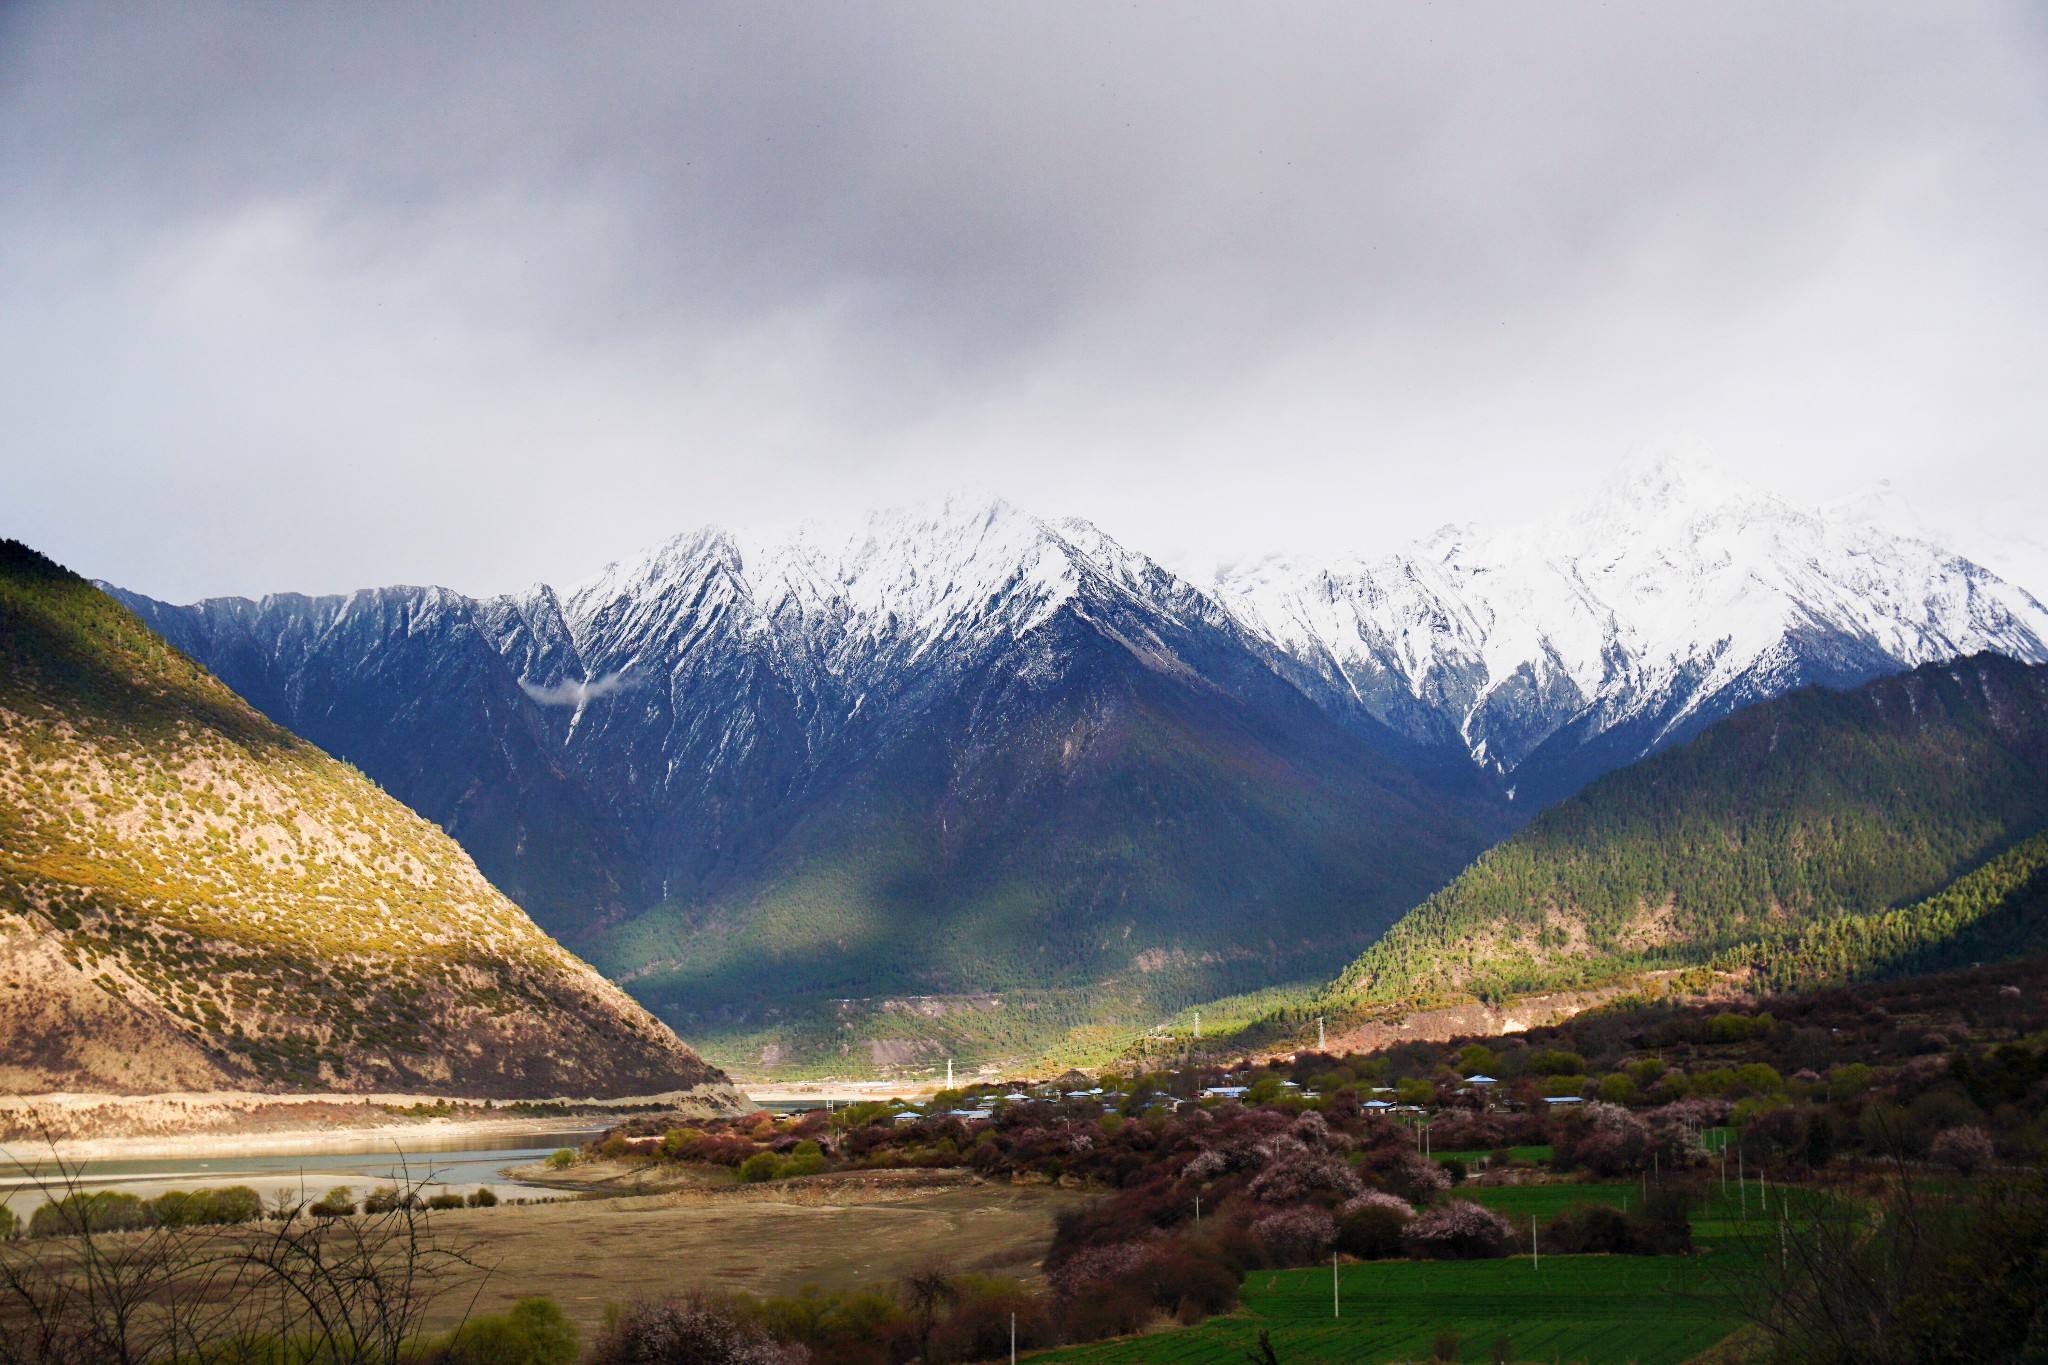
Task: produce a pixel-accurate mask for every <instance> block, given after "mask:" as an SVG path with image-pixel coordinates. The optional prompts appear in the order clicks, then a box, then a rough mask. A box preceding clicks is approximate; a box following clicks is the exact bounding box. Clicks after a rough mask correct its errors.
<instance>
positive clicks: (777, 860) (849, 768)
mask: <svg viewBox="0 0 2048 1365" xmlns="http://www.w3.org/2000/svg"><path fill="white" fill-rule="evenodd" d="M125 600H127V601H128V602H130V604H131V605H133V606H134V607H135V608H136V610H137V611H138V612H140V613H141V614H142V615H143V617H144V619H145V620H147V621H148V622H149V623H150V624H151V625H152V626H153V627H155V628H156V629H157V630H159V631H160V632H162V633H163V634H164V635H165V636H166V638H168V639H170V640H171V641H172V642H173V643H175V644H177V645H178V646H179V647H181V648H183V649H185V650H187V651H189V652H191V653H192V654H194V655H195V656H196V657H199V658H201V659H204V660H207V661H208V662H209V665H210V666H214V667H217V668H218V669H219V670H220V672H221V674H222V676H223V678H224V679H225V680H227V681H228V682H229V683H230V684H231V685H232V686H234V687H235V688H236V689H237V690H238V691H240V692H242V693H243V695H245V696H247V697H249V698H250V699H251V700H252V701H253V702H255V703H256V704H257V705H258V706H260V707H262V708H263V709H264V710H265V711H266V712H267V713H269V714H270V715H272V716H273V717H274V718H276V719H277V720H279V721H280V722H281V723H283V724H285V725H287V726H288V727H290V728H292V729H293V730H295V731H297V732H298V733H300V734H302V735H304V736H306V737H307V738H309V739H312V740H314V741H315V742H317V743H319V744H321V745H322V746H323V747H326V748H329V749H331V750H332V751H333V752H335V753H337V754H340V755H342V756H344V757H346V758H347V759H348V760H349V761H351V762H353V763H355V764H356V765H358V766H359V767H361V768H362V769H363V770H364V771H365V772H366V773H368V774H370V775H371V776H372V777H374V778H375V779H376V780H377V781H378V782H379V783H381V784H382V785H383V786H384V787H385V788H386V789H387V790H388V791H390V792H391V793H392V794H393V795H395V796H397V797H398V798H399V799H401V800H403V801H405V802H406V803H407V804H409V805H412V806H414V807H415V808H416V809H418V810H420V811H421V812H422V813H423V814H425V815H427V816H428V817H429V818H431V819H434V820H436V821H438V822H439V823H441V824H442V825H443V826H444V827H446V828H447V829H448V830H449V832H450V833H451V834H453V835H455V836H456V838H457V839H459V840H460V841H461V842H462V843H463V844H464V846H465V847H466V848H468V849H469V850H470V851H471V853H472V855H473V856H474V857H475V858H476V859H477V862H478V864H479V866H480V867H482V868H483V869H484V871H485V872H486V873H487V875H489V876H490V877H491V878H492V880H493V881H494V882H496V883H497V884H498V885H499V886H500V887H501V888H503V889H505V890H506V892H507V893H508V894H510V895H512V896H514V897H515V898H516V899H519V900H520V901H521V902H522V903H523V904H524V905H526V906H527V907H528V908H529V909H530V911H531V912H532V913H533V914H534V916H535V918H536V919H537V920H538V921H539V922H540V923H541V924H543V925H544V926H545V927H547V928H549V929H550V930H551V931H553V932H556V933H558V934H560V935H562V936H563V937H564V938H565V939H567V940H568V941H570V942H572V943H574V944H576V945H577V946H578V947H579V948H580V949H581V950H583V951H584V952H585V953H586V954H587V955H589V956H591V957H592V958H593V960H595V961H597V962H598V964H599V965H600V966H601V967H603V968H604V969H605V970H607V971H608V972H609V973H611V974H613V975H614V976H615V977H617V978H618V979H620V980H622V981H625V982H627V983H629V985H630V987H631V989H633V990H634V991H635V992H636V993H638V994H640V995H641V996H642V998H643V999H647V1000H649V1001H650V1002H652V1003H655V1004H656V1005H657V1007H658V1008H659V1009H660V1011H661V1012H662V1013H664V1014H665V1015H666V1016H667V1017H669V1018H671V1019H706V1018H714V1017H715V1018H717V1019H720V1020H723V1021H726V1022H727V1023H733V1024H734V1025H735V1026H737V1025H738V1024H739V1023H744V1022H745V1021H746V1020H748V1019H750V1018H758V1016H759V1015H760V1013H761V1011H762V1009H763V1007H764V1002H765V1001H766V1000H768V999H771V998H772V999H775V1000H778V1001H780V1002H782V1004H787V1003H788V1002H789V1001H790V1000H793V999H803V998H813V997H816V998H822V997H823V996H826V995H832V996H840V997H844V996H862V997H866V996H874V995H881V994H893V993H911V994H917V995H944V994H954V993H972V992H983V991H989V990H993V989H998V988H1012V987H1047V988H1057V987H1060V986H1062V985H1066V986H1074V987H1079V986H1081V985H1083V984H1085V983H1090V982H1100V981H1102V980H1104V979H1107V978H1121V979H1128V980H1129V981H1133V982H1136V983H1138V986H1137V987H1134V988H1133V989H1137V990H1138V991H1139V994H1145V993H1146V992H1148V991H1154V988H1157V989H1156V992H1154V993H1157V992H1164V993H1166V994H1169V995H1173V996H1174V997H1175V998H1179V997H1182V996H1186V997H1189V998H1201V996H1202V995H1203V994H1204V993H1205V992H1206V993H1209V994H1215V993H1220V992H1221V991H1223V990H1225V989H1240V988H1248V987H1257V986H1263V985H1269V984H1272V983H1274V982H1276V981H1280V980H1286V979H1295V980H1301V979H1308V978H1313V977H1315V976H1317V975H1319V974H1323V973H1327V972H1328V971H1329V970H1331V969H1332V968H1333V967H1334V966H1335V965H1337V964H1339V963H1341V962H1342V961H1344V960H1346V959H1347V958H1348V957H1350V956H1352V955H1354V954H1355V953H1356V952H1357V951H1359V949H1360V948H1361V947H1362V946H1363V945H1364V944H1365V943H1367V942H1369V941H1370V939H1371V937H1372V935H1373V934H1375V933H1376V932H1378V931H1379V930H1380V929H1381V928H1383V927H1384V926H1385V925H1386V924H1388V923H1391V922H1392V920H1393V918H1394V917H1395V916H1396V915H1398V914H1399V913H1400V912H1401V910H1402V909H1404V908H1405V907H1406V906H1407V905H1409V904H1412V903H1413V902H1414V901H1415V900H1416V899H1418V898H1419V897H1420V896H1421V895H1424V894H1426V893H1427V892H1428V891H1429V890H1430V889H1431V888H1432V887H1434V886H1436V885H1438V884H1440V883H1441V882H1442V880H1443V879H1444V878H1446V877H1448V876H1449V875H1450V874H1451V873H1452V872H1454V871H1455V870H1456V869H1457V867H1459V866H1460V865H1461V864H1462V863H1463V862H1464V861H1465V860H1467V859H1468V858H1470V857H1471V856H1472V855H1473V854H1474V853H1476V852H1477V851H1478V850H1479V849H1480V848H1482V847H1484V846H1485V845H1486V844H1487V843H1489V842H1491V840H1492V839H1493V838H1495V837H1497V836H1498V834H1499V833H1501V832H1503V831H1504V829H1505V827H1506V816H1505V813H1504V812H1505V804H1504V803H1503V802H1501V801H1500V799H1499V798H1498V797H1497V796H1496V795H1495V794H1494V793H1492V792H1491V791H1489V790H1488V788H1487V784H1486V783H1485V781H1484V780H1483V778H1482V776H1481V775H1479V774H1477V773H1474V772H1472V771H1470V770H1451V771H1447V772H1438V773H1430V772H1427V771H1418V770H1417V768H1416V767H1415V766H1414V765H1412V764H1410V763H1409V762H1406V761H1404V756H1407V755H1411V754H1412V753H1413V746H1412V745H1409V744H1407V743H1406V742H1405V741H1402V740H1400V739H1398V738H1397V737H1395V736H1393V735H1392V734H1391V733H1390V732H1388V733H1383V734H1381V735H1379V736H1377V738H1378V739H1379V740H1380V741H1381V742H1380V743H1377V744H1375V743H1372V742H1368V740H1367V739H1366V738H1363V737H1361V736H1360V734H1359V733H1358V732H1357V731H1356V729H1355V727H1346V726H1344V725H1340V724H1338V723H1337V722H1336V721H1335V720H1333V719H1332V718H1331V717H1330V716H1329V715H1328V714H1327V713H1325V712H1324V711H1322V710H1321V709H1320V708H1318V707H1317V706H1315V705H1314V704H1313V703H1311V702H1310V701H1309V700H1308V699H1307V698H1305V697H1304V696H1303V695H1302V694H1301V693H1300V692H1299V691H1298V690H1297V689H1296V688H1295V687H1294V686H1292V685H1291V684H1290V683H1288V682H1286V681H1285V680H1283V679H1281V678H1280V677H1279V676H1277V675H1276V674H1275V673H1274V671H1273V670H1272V669H1271V668H1270V666H1268V664H1267V663H1266V662H1265V661H1264V660H1263V659H1262V658H1261V657H1260V655H1259V654H1258V652H1257V650H1256V649H1255V648H1254V646H1253V644H1252V643H1251V642H1249V641H1248V640H1246V639H1245V638H1244V636H1243V634H1242V632H1241V630H1240V629H1239V628H1238V627H1237V625H1236V623H1235V622H1234V621H1233V620H1232V619H1231V618H1230V617H1229V616H1228V615H1227V614H1225V613H1223V612H1222V611H1221V610H1220V609H1218V608H1217V607H1216V606H1215V605H1214V604H1213V603H1212V602H1210V601H1209V600H1208V599H1207V598H1205V597H1204V596H1202V595H1201V594H1199V593H1196V592H1194V591H1193V590H1191V589H1189V588H1187V587H1186V586H1185V585H1184V584H1182V583H1180V582H1179V581H1178V580H1176V579H1173V578H1172V577H1171V576H1170V575H1166V574H1164V573H1163V572H1161V571H1159V570H1158V569H1157V568H1156V567H1155V566H1152V565H1150V564H1149V563H1148V562H1146V561H1143V560H1141V559H1139V558H1138V557H1135V556H1130V555H1128V554H1126V553H1124V552H1122V551H1121V550H1119V549H1117V548H1116V547H1114V546H1113V545H1110V544H1109V543H1108V542H1107V541H1106V540H1104V539H1102V538H1100V537H1099V536H1097V535H1096V534H1095V533H1093V532H1092V531H1091V530H1090V529H1089V528H1085V527H1079V526H1070V527H1058V528H1056V527H1052V526H1048V525H1046V524H1044V523H1041V522H1038V521H1036V520H1034V519H1032V518H1029V517H1025V516H1022V515H1021V514H1018V513H1015V512H1013V511H1011V510H1009V509H1007V508H1002V507H1000V506H997V507H993V508H976V509H970V510H967V511H965V512H962V511H959V510H953V511H949V512H948V513H947V514H945V515H944V516H942V517H940V518H938V519H936V520H933V521H928V522H921V521H917V520H914V519H909V518H902V519H894V520H892V519H886V518H885V519H882V520H880V521H878V522H877V523H876V524H875V525H874V526H872V527H870V528H869V529H868V531H867V532H866V533H865V534H864V536H862V537H859V538H856V539H855V540H854V541H853V542H851V543H850V544H844V545H837V544H835V545H831V546H829V547H820V546H817V545H815V544H809V543H801V542H800V543H798V544H797V545H795V546H784V547H778V548H777V549H775V550H772V551H768V552H751V553H750V552H747V551H744V550H742V548H741V547H740V546H739V545H738V544H736V543H735V542H734V541H732V540H731V539H730V538H727V537H724V536H721V535H715V534H710V535H702V536H695V537H686V538H682V539H679V540H677V541H674V542H671V543H670V544H668V545H666V546H663V547H661V548H660V549H658V550H656V551H654V552H653V553H651V554H649V555H646V556H643V557H642V558H640V559H638V560H634V561H630V562H628V563H625V564H623V565H619V566H614V567H613V568H612V569H611V570H608V571H607V572H606V574H605V575H603V576H601V577H600V578H599V579H597V580H595V581H593V582H591V583H589V584H586V585H583V586H582V587H580V588H578V589H577V590H575V591H573V592H572V593H570V594H568V595H567V596H566V597H558V596H557V595H556V594H555V593H553V592H552V591H550V590H547V589H544V588H543V589H536V590H534V591H532V592H529V593H526V594H523V595H520V596H517V597H507V598H500V599H494V600H490V601H476V600H471V599H466V598H462V597H460V596H457V595H454V594H451V593H447V592H444V591H440V590H434V589H403V588H399V589H385V590H379V591H376V592H364V593H357V594H354V595H352V596H349V597H343V598H322V599H310V598H302V597H273V598H266V599H264V600H263V601H261V602H241V601H233V602H210V603H202V604H199V605H197V606H194V607H172V606H167V605H165V604H162V603H157V602H152V601H149V600H147V599H142V598H139V597H135V596H134V595H132V594H131V595H125ZM1169 983H1170V984H1169ZM1148 998H1149V997H1148ZM721 1026H723V1025H721Z"/></svg>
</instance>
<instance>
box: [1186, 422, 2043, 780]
mask: <svg viewBox="0 0 2048 1365" xmlns="http://www.w3.org/2000/svg"><path fill="white" fill-rule="evenodd" d="M1912 525H1913V524H1912V523H1911V521H1910V516H1909V514H1908V515H1902V514H1901V509H1900V508H1899V507H1898V506H1897V503H1896V499H1895V498H1889V497H1884V496H1878V497H1863V498H1857V499H1850V500H1846V501H1844V502H1841V503H1837V504H1834V505H1832V506H1829V507H1825V508H1818V509H1809V508H1801V507H1797V506H1794V505H1793V504H1791V503H1789V502H1787V501H1785V500H1784V499H1782V498H1779V497H1777V496H1774V495H1773V494H1770V493H1768V492H1764V491H1762V490H1760V489H1757V488H1755V487H1752V486H1750V485H1748V484H1746V483H1744V482H1742V481H1741V480H1739V479H1737V478H1735V477H1733V476H1732V475H1731V474H1729V473H1728V472H1727V471H1726V470H1725V469H1724V468H1722V467H1721V466H1719V465H1718V464H1717V463H1715V462H1714V461H1713V459H1712V458H1711V456H1710V455H1709V454H1708V453H1707V451H1706V450H1705V449H1704V447H1703V446H1701V445H1699V444H1698V443H1685V444H1680V445H1677V446H1674V447H1671V448H1667V449H1665V450H1663V451H1661V452H1659V453H1657V454H1655V455H1653V456H1650V457H1648V458H1644V459H1640V460H1636V461H1633V462H1631V463H1630V464H1629V465H1627V466H1625V467H1624V469H1623V470H1622V472H1621V475H1620V477H1619V478H1617V479H1616V480H1615V481H1614V482H1613V483H1611V484H1610V485H1609V486H1607V487H1605V488H1603V489H1600V490H1598V491H1597V492H1596V493H1594V494H1593V496H1591V497H1590V498H1588V499H1586V500H1585V501H1584V502H1582V503H1580V504H1579V505H1578V506H1576V507H1574V508H1572V509H1570V510H1568V511H1567V512H1565V513H1564V514H1563V515H1561V516H1558V517H1556V518H1554V519H1551V520H1548V521H1545V522H1540V523H1536V524H1532V525H1525V526H1518V527H1507V528H1502V529H1498V530H1485V529H1481V528H1478V527H1470V526H1453V527H1445V528H1444V529H1442V530H1440V531H1438V532H1437V533H1436V534H1434V535H1432V536H1430V537H1428V538H1426V539H1424V540H1423V541H1421V542H1419V543H1417V544H1415V545H1412V546H1410V547H1409V548H1407V549H1406V550H1403V551H1400V552H1398V553H1395V554H1392V555H1387V556H1385V557H1382V558H1379V559H1373V560H1363V559H1353V560H1348V561H1340V562H1337V563H1332V564H1328V565H1302V564H1298V563H1293V562H1289V561H1286V560H1278V559H1276V560H1268V561H1264V562H1261V563H1258V564H1254V565H1251V566H1248V567H1245V568H1241V569H1233V570H1228V571H1225V572H1224V573H1223V574H1221V575H1219V577H1218V580H1217V582H1216V584H1215V585H1214V586H1215V592H1216V594H1217V595H1218V597H1219V598H1220V599H1221V600H1222V601H1223V602H1224V603H1226V604H1227V605H1228V606H1229V607H1230V609H1231V610H1232V611H1233V612H1235V613H1236V614H1237V615H1238V616H1239V617H1240V618H1241V619H1242V620H1243V621H1244V622H1245V623H1246V624H1247V625H1248V626H1249V627H1250V628H1251V629H1253V630H1254V631H1256V632H1257V633H1259V634H1260V635H1262V636H1264V637H1265V638H1266V639H1267V640H1269V641H1270V642H1271V644H1272V647H1273V650H1274V657H1275V663H1276V666H1278V667H1280V668H1281V669H1282V670H1283V671H1285V672H1286V673H1287V674H1288V675H1289V676H1290V677H1292V678H1293V679H1294V680H1295V681H1296V682H1297V684H1298V685H1300V686H1302V687H1303V688H1304V690H1306V691H1309V692H1310V693H1311V694H1312V695H1314V696H1315V697H1316V698H1317V699H1318V700H1319V701H1321V702H1322V703H1323V704H1324V705H1325V706H1326V707H1329V708H1330V709H1332V710H1335V711H1338V712H1340V713H1351V714H1356V715H1362V716H1370V717H1371V718H1373V719H1375V720H1378V721H1380V722H1383V723H1386V724H1389V725H1392V726H1394V727H1395V728H1396V729H1398V730H1401V731H1402V732H1404V733H1406V734H1408V735H1409V736H1411V737H1412V738H1414V739H1417V740H1419V741H1421V742H1424V743H1430V744H1453V743H1455V744H1457V745H1459V746H1461V747H1462V748H1463V749H1464V751H1465V752H1466V753H1468V754H1469V755H1470V756H1471V757H1472V759H1473V760H1474V761H1476V762H1478V763H1480V764H1482V765H1483V766H1485V767H1487V768H1489V769H1491V770H1493V771H1494V772H1497V773H1500V774H1502V775H1504V776H1506V777H1507V778H1508V779H1509V780H1510V781H1513V780H1515V776H1516V774H1518V772H1521V771H1522V770H1523V769H1524V768H1525V766H1527V765H1530V764H1531V763H1532V762H1535V763H1536V764H1537V766H1538V767H1540V768H1545V769H1554V770H1555V773H1554V775H1553V776H1552V777H1551V778H1550V779H1548V780H1545V781H1544V782H1542V783H1540V784H1539V786H1540V787H1541V788H1544V789H1546V790H1543V791H1542V794H1543V795H1546V796H1547V795H1552V794H1556V793H1557V791H1558V789H1559V787H1560V786H1562V787H1563V788H1565V789H1568V788H1569V787H1570V786H1572V785H1576V782H1577V781H1582V780H1584V778H1585V777H1586V776H1590V775H1591V772H1590V771H1587V768H1588V766H1589V765H1588V764H1587V763H1585V762H1577V761H1568V756H1567V754H1565V753H1561V752H1560V750H1576V751H1585V752H1588V753H1596V754H1597V755H1598V757H1597V760H1596V761H1595V762H1594V763H1592V764H1591V765H1590V766H1592V767H1594V768H1605V767H1612V766H1618V765H1619V763H1623V762H1627V761H1629V760H1631V759H1633V758H1635V757H1637V756H1640V754H1642V753H1645V752H1648V751H1649V750H1650V749H1652V748H1655V747H1658V746H1659V745H1661V744H1663V743H1666V742H1669V741H1671V740H1673V739H1676V738H1679V737H1682V736H1684V735H1686V734H1690V733H1692V732H1693V731H1694V730H1697V729H1698V728H1700V727H1701V726H1703V725H1705V724H1706V723H1708V722H1710V721H1712V720H1714V719H1716V718H1718V717H1719V716H1720V715H1723V714H1726V713H1727V712H1728V711H1729V710H1732V709H1734V708H1735V707H1736V706H1738V705H1741V704H1744V703H1745V702H1747V701H1750V700H1756V699H1759V698H1761V697H1764V696H1769V695H1774V694H1776V693H1778V692H1782V691H1785V690H1787V689H1789V688H1792V687H1797V686H1800V685H1803V684H1806V683H1809V682H1827V683H1835V684H1845V683H1849V682H1855V681H1860V680H1862V679H1863V678H1866V677H1869V676H1872V675H1874V674H1877V673H1881V672H1888V671H1893V670H1897V669H1904V668H1910V667H1913V666H1915V665H1918V664H1921V663H1925V662H1928V661H1931V660H1935V659H1942V658H1949V657H1954V656H1957V655H1963V654H1971V653H1975V652H1977V651H1979V650H1994V651H1997V652H2000V653H2004V654H2009V655H2012V656H2014V657H2016V658H2020V659H2024V660H2028V661H2041V660H2044V659H2048V609H2044V608H2043V607H2042V605H2041V603H2040V602H2038V601H2036V600H2035V599H2034V598H2033V597H2032V596H2031V595H2029V594H2028V593H2027V592H2025V591H2024V590H2022V589H2020V588H2018V587H2017V586H2015V585H2013V584H2009V583H2006V582H2004V581H2002V580H2001V579H1999V578H1998V577H1996V576H1995V575H1993V574H1991V573H1990V572H1988V571H1987V570H1985V569H1983V568H1981V567H1979V566H1977V565H1975V564H1972V563H1970V562H1969V561H1968V560H1965V559H1963V558H1961V557H1960V556H1957V555H1955V554H1953V553H1950V552H1949V551H1947V550H1944V549H1942V548H1941V547H1940V546H1938V545H1936V544H1934V543H1932V542H1931V541H1929V540H1928V539H1926V538H1924V536H1923V535H1918V534H1915V533H1914V532H1913V529H1912ZM1603 739H1605V740H1607V741H1609V742H1608V743H1606V744H1604V745H1603V744H1602V743H1601V741H1602V740H1603ZM1546 746H1548V749H1547V751H1546Z"/></svg>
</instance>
